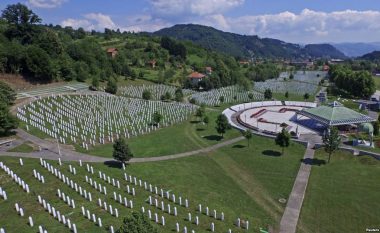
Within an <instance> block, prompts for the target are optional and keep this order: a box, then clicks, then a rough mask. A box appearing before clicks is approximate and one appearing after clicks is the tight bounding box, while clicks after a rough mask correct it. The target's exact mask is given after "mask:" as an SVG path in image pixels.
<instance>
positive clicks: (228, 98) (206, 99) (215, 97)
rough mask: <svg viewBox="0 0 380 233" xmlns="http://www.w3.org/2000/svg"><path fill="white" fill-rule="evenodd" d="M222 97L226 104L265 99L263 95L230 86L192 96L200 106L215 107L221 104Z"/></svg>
mask: <svg viewBox="0 0 380 233" xmlns="http://www.w3.org/2000/svg"><path fill="white" fill-rule="evenodd" d="M251 95H252V96H251ZM222 96H223V97H224V102H225V103H232V102H248V101H250V102H252V101H257V100H263V99H264V95H263V94H262V93H259V92H256V91H253V90H243V89H242V88H240V87H238V86H228V87H222V88H219V89H213V90H211V91H206V92H197V93H195V94H193V95H191V98H194V99H195V100H196V102H197V103H199V104H205V105H208V106H214V105H219V104H221V101H220V97H222ZM250 97H252V98H250Z"/></svg>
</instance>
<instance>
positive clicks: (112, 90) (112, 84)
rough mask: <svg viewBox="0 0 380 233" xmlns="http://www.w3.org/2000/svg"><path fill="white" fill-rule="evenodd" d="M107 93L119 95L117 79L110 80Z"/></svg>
mask: <svg viewBox="0 0 380 233" xmlns="http://www.w3.org/2000/svg"><path fill="white" fill-rule="evenodd" d="M105 91H106V92H108V93H110V94H113V95H115V94H116V93H117V83H116V80H115V79H113V78H110V80H109V81H108V83H107V86H106V90H105Z"/></svg>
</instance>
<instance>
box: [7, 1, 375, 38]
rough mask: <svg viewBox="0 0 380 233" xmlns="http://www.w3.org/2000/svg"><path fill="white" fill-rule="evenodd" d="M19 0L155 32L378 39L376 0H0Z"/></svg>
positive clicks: (92, 26)
mask: <svg viewBox="0 0 380 233" xmlns="http://www.w3.org/2000/svg"><path fill="white" fill-rule="evenodd" d="M17 2H21V3H23V4H25V5H27V6H28V7H29V8H31V9H32V10H33V11H34V12H35V13H37V14H38V15H39V16H40V17H41V18H42V19H43V23H45V24H50V23H52V24H60V25H62V26H72V27H74V28H78V27H83V28H84V29H85V30H89V31H90V30H97V31H103V30H104V28H111V29H117V28H119V29H120V30H121V31H135V32H138V31H149V32H152V31H156V30H159V29H161V28H165V27H170V26H173V25H175V24H185V23H193V24H202V25H207V26H212V27H214V28H217V29H220V30H223V31H228V32H234V33H238V34H244V35H258V36H259V37H262V38H264V37H269V38H275V39H280V40H283V41H286V42H293V43H301V44H309V43H324V42H328V43H341V42H380V2H379V1H378V0H328V1H327V0H21V1H20V0H19V1H13V0H1V1H0V9H4V8H5V7H6V6H7V5H8V4H14V3H17Z"/></svg>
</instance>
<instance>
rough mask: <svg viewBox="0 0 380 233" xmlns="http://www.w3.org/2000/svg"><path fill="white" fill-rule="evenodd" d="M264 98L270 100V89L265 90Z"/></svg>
mask: <svg viewBox="0 0 380 233" xmlns="http://www.w3.org/2000/svg"><path fill="white" fill-rule="evenodd" d="M264 98H265V99H267V100H269V99H272V91H271V90H270V89H265V91H264Z"/></svg>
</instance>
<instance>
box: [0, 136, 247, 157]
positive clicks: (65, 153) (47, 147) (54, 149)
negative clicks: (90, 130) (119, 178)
mask: <svg viewBox="0 0 380 233" xmlns="http://www.w3.org/2000/svg"><path fill="white" fill-rule="evenodd" d="M16 132H17V136H19V137H20V138H22V139H23V140H25V141H30V142H32V143H34V144H36V145H37V146H40V147H41V148H42V150H41V151H39V152H33V153H18V152H17V153H16V152H1V155H0V156H13V157H25V158H40V157H41V158H43V159H51V160H58V158H61V160H62V161H79V160H82V161H83V162H98V163H103V162H106V161H112V160H113V159H112V158H105V157H98V156H93V155H88V154H84V153H79V152H76V151H73V150H69V149H66V148H62V147H61V148H60V151H61V156H60V155H59V153H58V146H57V144H56V143H53V142H50V141H47V140H43V139H41V138H38V137H36V136H33V135H31V134H29V133H27V132H26V131H24V130H22V129H16ZM243 139H244V137H238V138H234V139H230V140H227V141H224V142H221V143H218V144H215V145H212V146H209V147H206V148H202V149H198V150H194V151H189V152H184V153H179V154H174V155H166V156H159V157H146V158H132V159H131V160H130V161H129V163H144V162H155V161H163V160H171V159H178V158H183V157H188V156H193V155H200V154H202V153H208V152H211V151H214V150H217V149H219V148H221V147H224V146H227V145H231V144H234V143H236V142H239V141H241V140H243Z"/></svg>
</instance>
